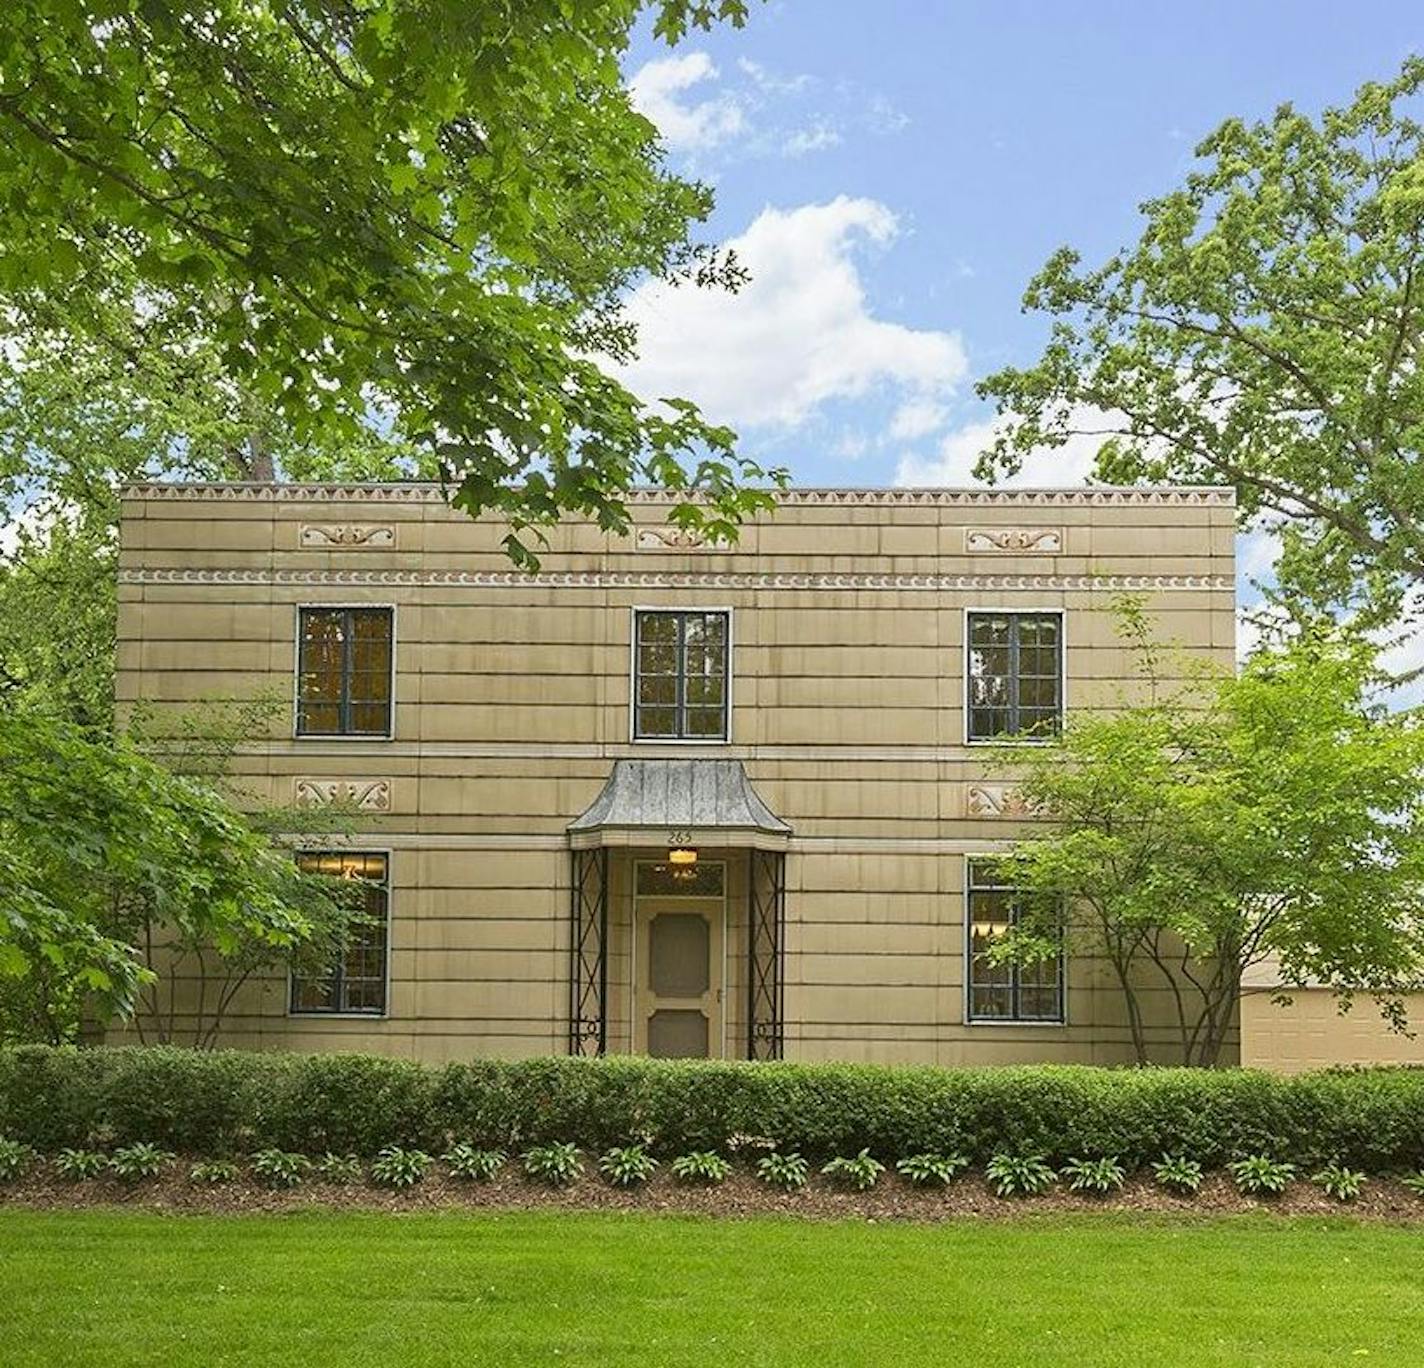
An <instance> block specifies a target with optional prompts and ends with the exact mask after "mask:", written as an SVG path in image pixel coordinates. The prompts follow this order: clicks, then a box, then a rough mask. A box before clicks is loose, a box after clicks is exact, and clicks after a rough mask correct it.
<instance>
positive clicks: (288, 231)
mask: <svg viewBox="0 0 1424 1368" xmlns="http://www.w3.org/2000/svg"><path fill="white" fill-rule="evenodd" d="M645 7H647V5H646V0H608V2H607V3H601V4H596V5H595V4H570V3H567V0H519V3H517V4H514V3H509V0H366V2H365V3H361V4H349V3H346V2H345V0H259V2H258V3H250V2H249V0H214V2H213V3H205V4H202V5H195V4H191V3H174V4H164V5H152V4H147V3H140V0H118V3H115V4H112V5H105V6H103V7H102V8H101V9H99V10H96V8H95V7H94V6H93V5H91V4H87V3H84V2H83V0H15V3H12V4H10V5H7V6H6V7H4V9H3V11H0V129H3V136H0V242H3V243H4V244H5V248H4V250H3V251H0V297H3V301H4V305H5V308H4V311H3V315H0V318H3V324H0V326H3V328H4V330H5V331H8V332H9V333H10V334H11V337H10V338H5V337H3V336H0V354H3V353H5V351H6V348H7V345H10V349H11V350H12V351H13V350H14V348H15V347H16V346H18V347H19V348H20V349H22V350H23V351H24V353H25V354H26V355H27V356H29V357H39V358H41V360H42V359H43V358H45V357H51V358H62V357H67V356H69V355H70V354H71V351H73V352H75V353H76V354H77V355H79V356H80V357H81V358H87V357H89V356H94V355H97V356H98V357H100V358H101V370H105V371H106V372H107V371H112V372H114V373H115V374H117V375H119V376H120V378H121V380H122V381H123V383H124V384H129V385H130V386H131V387H136V388H137V389H138V390H139V391H140V392H142V393H144V394H145V395H146V396H148V397H150V398H151V397H153V396H154V395H155V393H159V394H163V393H167V392H169V391H170V390H176V391H177V392H179V393H180V394H190V393H192V392H193V391H194V389H195V387H196V388H199V389H200V388H201V377H202V376H203V375H204V374H206V373H208V372H212V373H213V374H215V375H216V377H217V378H218V380H219V381H220V392H221V397H222V399H223V401H224V404H225V412H224V414H223V415H222V416H223V417H224V420H226V419H228V418H233V419H235V420H236V422H237V423H238V426H239V427H240V426H241V425H242V423H243V422H248V423H249V424H250V431H249V432H248V433H246V434H245V435H243V436H242V437H241V440H239V441H237V442H229V443H227V444H226V450H228V451H229V453H237V455H238V456H239V458H240V460H241V461H245V462H246V463H247V465H248V467H249V468H250V469H252V470H253V471H255V472H258V473H261V472H263V471H265V470H266V469H268V468H269V463H272V462H273V459H274V458H273V455H272V448H273V447H274V446H275V447H277V448H285V449H287V450H294V451H300V450H303V449H307V448H310V447H313V446H315V447H318V448H321V449H324V450H327V451H332V450H337V449H339V448H341V447H342V446H343V445H345V444H349V443H352V442H359V443H362V444H367V443H369V442H370V441H371V434H372V432H373V431H374V432H375V433H376V434H377V435H378V436H380V437H384V436H389V437H391V438H392V439H393V440H394V443H395V445H396V446H397V447H398V448H402V449H405V450H411V451H414V452H415V453H416V457H415V459H416V460H417V462H418V463H419V464H421V465H422V466H423V467H424V468H426V469H429V470H430V471H433V472H435V473H437V474H438V476H439V478H440V479H441V480H443V481H444V482H446V483H447V484H448V485H449V487H450V490H451V496H452V501H453V503H454V504H455V505H456V506H457V507H460V508H462V509H465V510H467V511H469V512H470V513H472V514H474V513H478V512H481V511H483V510H493V511H495V512H497V513H499V514H501V515H503V516H504V517H505V518H506V519H507V520H508V521H509V522H510V523H511V525H512V529H513V530H512V531H511V533H510V536H509V538H508V540H507V542H506V545H507V547H508V549H509V551H510V554H511V555H512V556H514V557H515V559H516V560H518V561H521V562H523V563H528V562H529V561H530V560H531V559H532V553H531V551H530V548H529V546H528V545H527V544H526V540H525V539H524V538H523V537H522V536H521V535H520V534H521V532H522V531H524V530H526V529H528V528H531V527H533V528H535V529H536V530H537V528H538V527H539V526H541V525H543V524H546V523H549V522H552V521H554V520H555V519H557V517H558V516H559V515H560V514H561V513H563V512H565V511H577V512H579V513H582V514H587V515H590V516H593V517H595V518H596V519H597V520H598V521H599V523H600V524H601V525H603V526H605V527H609V528H621V527H623V526H625V525H626V521H627V513H626V508H625V506H624V501H623V494H624V492H625V491H626V489H627V488H628V486H629V485H630V484H632V483H636V482H637V481H639V480H648V481H651V482H653V483H656V484H660V485H664V486H666V487H668V488H671V489H674V490H677V491H680V492H682V493H683V494H685V495H687V499H686V500H685V501H684V502H683V503H682V505H681V506H680V507H679V508H678V509H677V510H676V512H675V514H674V516H675V518H676V520H677V521H679V522H681V523H682V524H684V525H695V526H701V527H703V528H705V529H706V530H708V531H709V532H711V533H712V534H713V535H731V534H732V533H733V532H734V531H735V528H736V525H737V523H738V522H739V520H740V519H741V518H742V517H743V516H744V515H745V514H746V513H747V512H749V511H751V510H754V509H757V508H761V507H765V506H767V504H768V503H769V499H768V496H767V494H766V493H765V492H764V491H762V490H759V489H755V488H751V487H748V482H755V481H757V480H759V479H760V478H762V477H763V476H764V475H768V474H769V475H770V476H772V477H773V478H774V479H780V478H781V477H780V473H779V472H763V471H761V470H760V469H759V468H758V467H757V466H756V465H755V464H753V463H751V462H749V461H746V460H743V459H740V458H738V457H737V456H736V455H735V454H734V452H733V434H732V433H731V432H730V431H729V430H727V429H725V428H722V427H719V426H716V425H714V424H711V423H709V422H707V421H706V420H704V419H703V417H702V416H701V415H700V414H699V413H698V412H697V410H696V408H695V407H694V406H693V405H691V404H690V403H688V402H686V401H684V400H681V399H677V398H676V397H665V396H648V398H650V399H653V400H664V402H663V403H662V404H660V405H657V406H650V405H648V404H646V403H644V402H643V399H642V398H640V397H638V396H635V395H633V394H631V393H630V392H629V391H628V390H626V389H625V388H624V387H623V386H622V385H621V384H619V383H618V382H617V381H616V380H614V379H613V378H612V376H611V375H610V374H609V371H608V369H605V367H606V366H608V364H609V363H610V362H618V361H621V360H624V359H626V358H627V357H628V356H629V355H630V354H631V352H632V349H633V347H634V345H635V341H636V339H635V336H634V333H633V329H632V327H631V325H630V323H629V321H628V319H627V318H626V316H625V313H624V299H625V297H626V294H627V290H628V287H629V286H630V285H631V284H633V283H634V282H636V281H637V280H639V279H640V278H643V277H645V276H649V275H651V276H658V277H664V278H671V279H681V280H687V281H689V282H691V283H693V284H696V285H705V286H714V287H726V288H735V287H736V286H737V284H738V283H739V282H740V280H741V279H742V276H741V272H740V268H739V267H738V266H737V264H736V263H735V261H733V260H731V259H729V258H726V257H724V256H721V255H719V254H718V253H716V252H715V251H713V250H711V249H710V248H708V247H706V246H705V245H702V244H698V243H696V242H695V241H694V240H693V238H692V236H691V230H692V227H693V225H695V224H697V223H699V222H701V221H702V220H704V219H705V218H706V217H707V215H708V213H709V212H710V209H711V203H712V201H711V195H710V192H709V191H708V190H707V189H706V188H705V187H703V186H700V185H697V184H694V183H691V182H688V181H685V180H683V179H680V178H679V177H677V176H674V175H672V174H670V173H669V172H668V171H667V170H666V168H665V166H664V163H663V156H662V151H661V146H660V143H659V141H658V134H657V130H656V129H655V128H654V127H653V125H652V124H651V123H649V122H648V121H647V120H646V119H644V118H643V117H642V116H640V115H639V114H637V113H636V112H635V111H634V110H633V108H632V106H631V104H630V103H629V98H628V93H627V91H626V89H625V88H624V85H623V81H622V76H621V74H620V71H619V66H618V59H619V57H620V55H621V54H622V53H623V52H624V51H625V50H626V47H627V44H628V41H629V35H630V31H631V28H632V26H633V24H634V23H635V21H636V20H637V19H638V17H639V15H640V13H641V11H642V10H643V9H644V8H645ZM652 8H653V10H654V12H655V25H656V29H657V31H658V32H659V33H661V34H662V35H663V36H664V37H665V38H666V39H667V40H668V41H670V42H671V41H676V40H677V39H678V38H680V37H681V36H682V35H683V34H684V33H685V32H686V31H687V29H688V27H689V26H692V25H697V26H701V27H708V26H710V25H711V24H712V23H714V22H715V21H717V20H719V19H722V20H726V21H728V22H731V23H733V24H738V25H740V24H741V23H742V22H744V20H745V18H746V12H747V5H746V3H745V0H715V3H702V2H700V0H657V3H655V4H654V5H653V6H652ZM27 364H28V363H27ZM12 369H13V368H12ZM18 371H19V374H20V376H21V382H20V383H21V384H22V385H23V383H24V382H25V381H24V377H25V376H27V375H28V369H27V365H22V366H21V367H19V368H18ZM195 377H199V380H198V382H197V383H196V385H195ZM120 388H122V386H121V387H120ZM108 389H109V387H108V386H107V385H106V392H107V391H108ZM119 412H120V413H121V414H123V412H124V411H123V409H122V407H121V408H120V410H119ZM154 412H155V413H156V415H157V417H158V418H160V419H163V420H164V421H167V420H168V419H170V418H173V417H174V416H175V414H174V413H173V411H172V409H171V408H169V407H166V406H165V405H164V404H162V403H159V404H158V405H157V406H156V408H155V409H154ZM176 416H178V417H183V416H185V415H182V414H178V415H176ZM186 416H189V417H191V416H192V415H186ZM180 426H181V424H180ZM272 433H276V434H278V435H277V436H276V438H275V439H273V438H270V436H269V434H272ZM149 458H150V459H160V460H161V459H168V458H167V457H163V456H159V455H158V453H157V452H156V451H155V450H154V448H153V446H152V445H151V444H150V449H149Z"/></svg>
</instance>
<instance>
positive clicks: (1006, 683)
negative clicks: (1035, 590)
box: [969, 613, 1063, 741]
mask: <svg viewBox="0 0 1424 1368" xmlns="http://www.w3.org/2000/svg"><path fill="white" fill-rule="evenodd" d="M1062 717H1063V618H1062V615H1061V614H1059V613H970V614H969V739H970V740H971V741H994V740H1001V739H1004V738H1008V737H1013V738H1018V739H1021V740H1034V739H1040V740H1046V739H1047V738H1048V737H1051V736H1055V735H1056V734H1057V733H1058V729H1059V725H1060V723H1061V721H1062Z"/></svg>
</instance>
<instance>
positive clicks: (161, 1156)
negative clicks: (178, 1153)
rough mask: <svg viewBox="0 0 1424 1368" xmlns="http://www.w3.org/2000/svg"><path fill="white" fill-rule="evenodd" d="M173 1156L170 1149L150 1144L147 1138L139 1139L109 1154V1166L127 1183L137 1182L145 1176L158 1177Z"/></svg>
mask: <svg viewBox="0 0 1424 1368" xmlns="http://www.w3.org/2000/svg"><path fill="white" fill-rule="evenodd" d="M172 1158H173V1155H172V1153H171V1152H170V1151H168V1150H166V1149H159V1147H158V1146H157V1145H150V1144H149V1143H148V1141H147V1140H139V1141H137V1142H136V1143H135V1144H132V1145H124V1146H123V1147H122V1148H121V1149H116V1150H115V1151H114V1152H113V1154H112V1155H110V1156H109V1167H110V1168H111V1169H113V1171H114V1172H115V1173H117V1174H118V1175H119V1177H120V1178H122V1179H123V1180H124V1182H126V1183H137V1182H139V1181H140V1180H141V1179H144V1178H157V1177H158V1175H159V1174H160V1173H162V1172H163V1166H164V1165H165V1164H166V1163H167V1162H168V1161H169V1160H170V1159H172Z"/></svg>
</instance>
